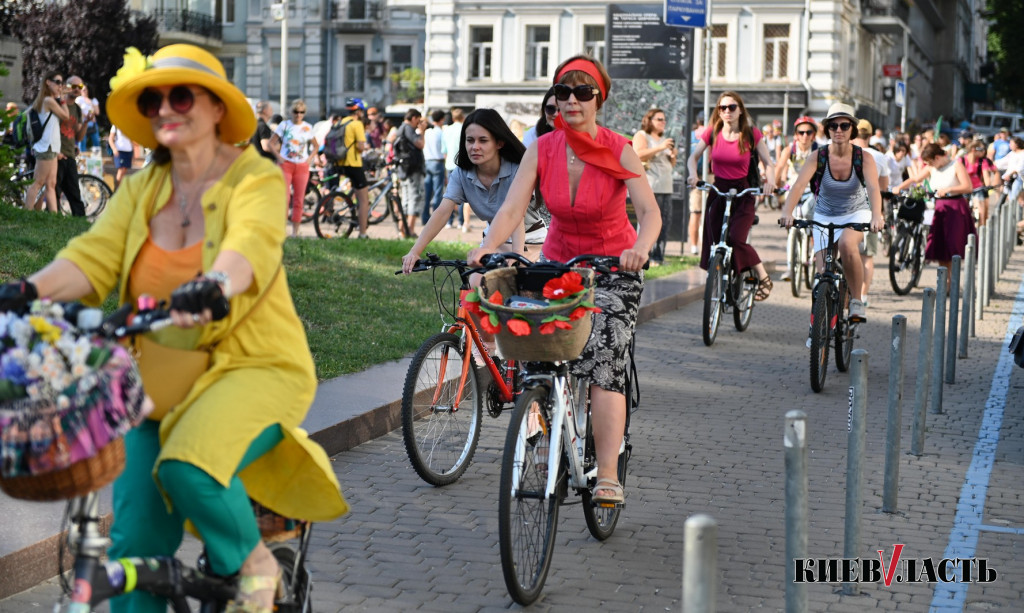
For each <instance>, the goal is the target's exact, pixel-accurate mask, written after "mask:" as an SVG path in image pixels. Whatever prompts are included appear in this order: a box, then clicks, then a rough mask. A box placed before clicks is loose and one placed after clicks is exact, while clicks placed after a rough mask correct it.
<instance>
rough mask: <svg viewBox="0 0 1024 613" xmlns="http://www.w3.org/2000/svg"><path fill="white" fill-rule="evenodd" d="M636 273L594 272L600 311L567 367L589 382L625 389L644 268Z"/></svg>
mask: <svg viewBox="0 0 1024 613" xmlns="http://www.w3.org/2000/svg"><path fill="white" fill-rule="evenodd" d="M637 275H638V277H639V278H630V277H629V276H626V275H618V274H610V275H600V274H599V275H597V282H596V288H595V290H594V303H595V304H596V305H597V307H598V308H600V309H601V312H600V313H595V314H594V327H593V329H592V330H591V332H590V339H588V340H587V346H586V347H584V349H583V353H582V354H581V355H580V357H579V358H577V359H576V360H575V361H574V362H573V363H572V367H571V369H570V370H571V371H572V374H573V375H575V376H577V377H580V378H583V379H588V380H590V383H591V384H592V385H596V386H598V387H600V388H601V389H606V390H608V391H610V392H619V393H620V394H624V393H626V370H627V368H628V367H629V343H630V341H631V340H632V339H633V329H634V328H635V327H636V316H637V313H638V312H639V310H640V294H641V292H643V289H644V282H643V272H640V273H637Z"/></svg>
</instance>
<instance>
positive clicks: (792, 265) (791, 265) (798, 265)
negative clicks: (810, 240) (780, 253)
mask: <svg viewBox="0 0 1024 613" xmlns="http://www.w3.org/2000/svg"><path fill="white" fill-rule="evenodd" d="M800 238H801V235H800V230H798V229H796V228H791V229H790V230H789V236H787V237H786V268H788V269H789V288H790V290H791V291H792V292H793V297H794V298H799V297H800V284H801V283H803V278H802V277H803V262H802V258H801V257H800V256H801V249H800Z"/></svg>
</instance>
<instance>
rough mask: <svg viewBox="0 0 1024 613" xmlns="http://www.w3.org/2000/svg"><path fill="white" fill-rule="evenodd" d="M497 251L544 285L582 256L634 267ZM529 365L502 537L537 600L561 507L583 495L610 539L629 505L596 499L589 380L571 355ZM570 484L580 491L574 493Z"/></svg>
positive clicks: (597, 267) (627, 448)
mask: <svg viewBox="0 0 1024 613" xmlns="http://www.w3.org/2000/svg"><path fill="white" fill-rule="evenodd" d="M495 257H497V258H513V259H517V260H519V262H520V263H521V264H523V267H521V268H519V269H518V270H519V271H520V272H518V273H517V275H518V274H522V275H524V276H525V279H532V285H536V286H537V288H538V289H539V287H541V286H543V284H544V283H545V282H546V280H548V279H551V278H553V277H557V276H560V275H562V274H563V273H564V272H566V271H569V270H571V269H572V268H573V267H574V266H575V265H580V264H582V265H587V264H589V265H590V267H591V268H592V269H593V270H594V271H596V272H597V273H599V274H622V275H632V274H634V273H627V272H621V271H619V270H617V267H618V264H619V261H618V258H616V257H607V256H594V255H582V256H578V257H576V258H573V259H572V260H570V261H569V262H567V263H565V264H561V263H558V262H538V263H531V262H529V261H528V260H526V259H525V258H521V257H517V256H516V254H508V253H505V254H496V255H492V256H488V261H487V262H486V263H487V264H488V265H492V264H493V263H494V261H493V260H491V259H490V258H495ZM524 283H527V281H525V280H524ZM522 285H523V284H520V286H521V287H522ZM530 340H531V341H534V340H536V339H533V338H531V339H530ZM537 342H539V341H537ZM629 356H630V363H631V366H630V368H628V369H627V382H626V390H627V391H626V428H625V436H624V437H623V442H622V446H621V447H620V449H619V460H618V467H617V470H618V475H617V476H618V481H619V483H621V484H623V485H624V484H625V482H626V469H627V465H628V463H629V458H630V455H631V454H632V450H633V447H632V444H631V443H630V434H629V422H630V414H631V413H632V412H633V411H635V410H636V408H637V406H638V404H639V387H638V385H637V378H636V366H635V363H634V362H633V344H632V342H631V343H630V348H629ZM513 357H514V356H513ZM523 366H524V370H525V374H524V376H523V392H522V393H521V394H520V395H519V398H518V400H517V401H516V406H515V411H514V412H513V413H512V417H511V418H510V420H509V426H508V434H507V435H506V437H505V449H504V453H503V455H502V461H501V480H500V490H499V494H498V542H499V547H500V555H501V568H502V574H503V576H504V578H505V586H506V588H507V589H508V592H509V594H510V595H511V596H512V598H513V600H515V601H516V602H517V603H519V604H521V605H529V604H531V603H533V602H534V601H535V600H537V598H539V597H540V594H541V592H542V590H543V589H544V582H545V581H546V579H547V574H548V570H549V569H550V567H551V558H552V555H553V553H554V545H555V534H556V532H557V529H558V512H559V507H560V506H562V505H565V504H572V503H577V502H578V503H580V504H581V505H582V507H583V516H584V519H585V520H586V523H587V529H588V530H589V531H590V533H591V534H592V535H593V536H594V538H596V539H598V540H601V541H603V540H605V539H607V538H608V537H610V536H611V535H612V533H613V532H614V531H615V526H616V523H617V522H618V520H619V514H620V512H621V509H622V508H623V505H622V504H618V505H615V504H611V503H607V504H597V503H595V502H594V501H593V488H594V486H595V484H596V478H597V454H596V449H595V447H594V436H593V429H592V423H591V415H590V398H589V388H590V386H589V382H588V381H586V380H582V379H579V380H578V379H576V378H575V377H573V376H572V374H570V372H569V363H568V362H566V361H537V362H534V361H530V362H524V363H523ZM570 489H571V490H572V491H574V492H575V494H576V497H577V499H574V500H571V501H567V498H568V496H569V490H570Z"/></svg>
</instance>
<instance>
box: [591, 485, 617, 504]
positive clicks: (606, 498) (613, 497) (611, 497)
mask: <svg viewBox="0 0 1024 613" xmlns="http://www.w3.org/2000/svg"><path fill="white" fill-rule="evenodd" d="M598 490H608V491H611V492H612V493H611V494H605V495H603V496H602V495H600V494H598V493H597V492H598ZM593 492H594V493H593V495H592V496H591V497H590V500H591V501H592V502H593V503H594V504H622V501H623V500H625V495H624V494H623V493H622V484H621V483H619V482H618V481H616V480H614V479H598V480H597V483H595V484H594V489H593Z"/></svg>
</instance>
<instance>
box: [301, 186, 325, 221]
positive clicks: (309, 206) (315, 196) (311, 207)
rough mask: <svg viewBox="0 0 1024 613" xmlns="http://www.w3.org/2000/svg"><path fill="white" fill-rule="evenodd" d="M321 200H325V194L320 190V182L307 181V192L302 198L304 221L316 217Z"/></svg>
mask: <svg viewBox="0 0 1024 613" xmlns="http://www.w3.org/2000/svg"><path fill="white" fill-rule="evenodd" d="M321 200H323V194H322V193H321V192H320V184H319V183H314V182H313V181H310V182H309V183H306V194H305V195H304V196H303V198H302V221H303V223H305V222H307V221H311V220H312V219H314V218H315V216H316V210H317V208H319V206H320V201H321Z"/></svg>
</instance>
